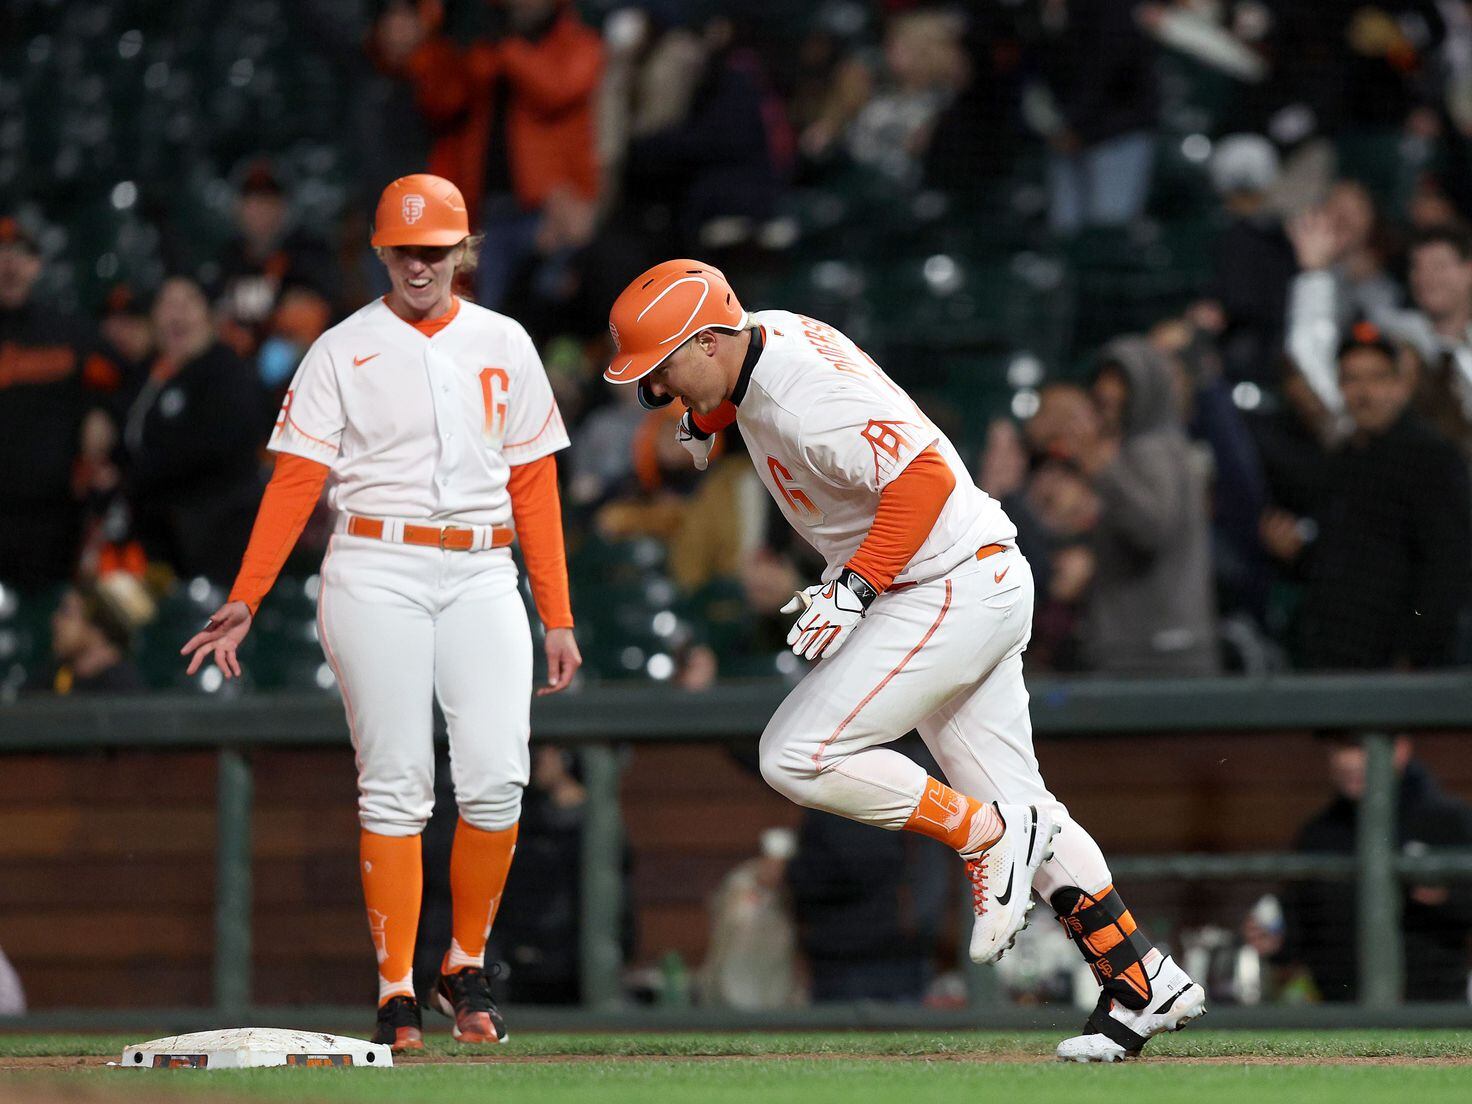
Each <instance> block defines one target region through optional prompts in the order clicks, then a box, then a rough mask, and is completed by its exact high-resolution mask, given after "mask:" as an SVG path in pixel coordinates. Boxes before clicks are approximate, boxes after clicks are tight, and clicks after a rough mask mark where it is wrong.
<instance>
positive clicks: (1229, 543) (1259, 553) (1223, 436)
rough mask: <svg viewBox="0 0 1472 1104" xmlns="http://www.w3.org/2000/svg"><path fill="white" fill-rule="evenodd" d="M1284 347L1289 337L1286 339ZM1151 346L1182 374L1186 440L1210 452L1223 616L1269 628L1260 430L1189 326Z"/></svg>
mask: <svg viewBox="0 0 1472 1104" xmlns="http://www.w3.org/2000/svg"><path fill="white" fill-rule="evenodd" d="M1279 337H1280V339H1281V334H1280V335H1279ZM1150 341H1151V344H1153V345H1154V346H1155V347H1156V348H1157V349H1159V350H1160V351H1161V352H1162V353H1164V354H1166V355H1167V356H1168V357H1170V358H1171V359H1172V361H1173V363H1174V364H1175V365H1177V366H1178V367H1179V370H1180V376H1179V378H1180V379H1181V380H1182V381H1183V382H1184V384H1185V403H1186V433H1187V435H1188V436H1189V437H1190V439H1191V440H1192V441H1193V442H1199V443H1200V444H1203V445H1205V446H1206V447H1207V448H1208V449H1209V450H1210V461H1211V463H1210V467H1211V480H1210V482H1211V511H1210V513H1211V534H1212V560H1213V564H1214V570H1215V573H1216V584H1217V587H1216V589H1217V598H1218V604H1219V607H1220V609H1221V612H1222V613H1223V614H1224V615H1225V614H1231V613H1245V614H1247V615H1249V616H1250V617H1251V618H1252V619H1253V620H1254V621H1255V622H1259V623H1260V622H1261V621H1262V619H1263V616H1264V613H1265V606H1266V602H1267V596H1268V588H1269V585H1270V583H1271V578H1272V571H1271V569H1270V566H1269V562H1268V560H1267V557H1266V556H1265V555H1264V553H1263V550H1262V542H1261V540H1260V539H1259V538H1258V522H1259V520H1260V519H1261V517H1262V511H1263V507H1264V506H1265V505H1266V504H1267V479H1266V476H1265V474H1264V471H1263V465H1262V460H1261V458H1260V457H1259V456H1258V450H1257V443H1256V441H1255V440H1254V438H1253V434H1252V430H1251V428H1250V427H1249V426H1248V424H1247V420H1246V418H1245V417H1244V415H1243V412H1242V410H1241V409H1239V408H1238V406H1237V403H1236V402H1235V401H1234V400H1233V398H1232V391H1233V389H1234V386H1233V383H1232V381H1231V380H1229V379H1228V378H1226V376H1225V375H1224V374H1223V364H1222V356H1221V354H1220V353H1219V352H1218V350H1217V347H1216V344H1215V342H1214V341H1213V340H1212V338H1211V336H1210V335H1209V334H1208V333H1207V332H1205V331H1203V330H1202V329H1200V328H1199V327H1197V326H1194V325H1192V324H1191V322H1190V321H1188V320H1187V319H1185V318H1182V319H1169V320H1167V321H1165V322H1161V323H1160V324H1159V325H1157V326H1155V327H1154V328H1152V330H1151V331H1150Z"/></svg>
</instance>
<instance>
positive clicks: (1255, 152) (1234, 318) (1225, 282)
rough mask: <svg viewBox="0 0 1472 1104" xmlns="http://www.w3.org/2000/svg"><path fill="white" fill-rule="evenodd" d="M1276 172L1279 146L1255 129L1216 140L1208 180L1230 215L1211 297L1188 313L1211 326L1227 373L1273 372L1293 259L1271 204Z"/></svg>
mask: <svg viewBox="0 0 1472 1104" xmlns="http://www.w3.org/2000/svg"><path fill="white" fill-rule="evenodd" d="M1277 179H1278V151H1277V150H1275V149H1274V148H1273V144H1272V143H1271V142H1269V141H1268V140H1267V139H1266V138H1263V137H1262V136H1261V135H1257V134H1234V135H1231V136H1229V137H1227V138H1223V139H1222V140H1221V141H1220V142H1218V143H1217V146H1216V149H1215V151H1214V152H1213V153H1212V159H1211V183H1212V186H1213V187H1214V188H1215V189H1216V193H1217V195H1218V196H1219V197H1220V198H1221V201H1222V208H1223V210H1224V211H1225V213H1226V216H1227V219H1228V221H1227V226H1226V229H1225V230H1223V231H1222V233H1221V235H1220V237H1218V238H1217V242H1216V257H1215V264H1214V268H1215V271H1214V272H1213V274H1212V281H1211V290H1210V298H1209V299H1208V300H1207V301H1206V302H1204V303H1201V304H1198V305H1197V307H1196V308H1195V309H1194V311H1193V315H1194V316H1195V317H1196V318H1197V319H1198V321H1201V322H1204V323H1206V324H1207V328H1208V329H1210V330H1211V331H1212V332H1214V333H1215V334H1216V338H1217V343H1218V345H1219V347H1220V349H1221V355H1222V361H1223V367H1224V369H1225V371H1226V373H1227V375H1228V376H1229V377H1230V378H1231V379H1232V380H1234V381H1235V380H1253V381H1255V382H1258V383H1263V382H1266V381H1268V380H1270V379H1272V378H1274V377H1275V376H1276V375H1277V370H1278V362H1279V359H1280V357H1281V351H1282V347H1283V326H1284V318H1285V316H1286V314H1287V309H1288V285H1289V282H1290V281H1291V280H1292V279H1293V276H1294V274H1295V272H1296V271H1297V266H1296V264H1295V262H1294V256H1293V247H1292V245H1291V244H1290V243H1289V241H1288V237H1287V235H1286V234H1284V232H1283V223H1282V220H1281V219H1280V218H1279V217H1278V215H1277V213H1276V212H1275V211H1273V210H1272V209H1271V208H1270V207H1269V205H1268V196H1269V194H1270V193H1271V191H1272V188H1273V186H1274V184H1276V183H1277Z"/></svg>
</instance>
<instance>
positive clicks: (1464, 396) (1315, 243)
mask: <svg viewBox="0 0 1472 1104" xmlns="http://www.w3.org/2000/svg"><path fill="white" fill-rule="evenodd" d="M1293 235H1294V241H1295V246H1296V247H1297V249H1298V253H1299V257H1300V262H1301V263H1302V265H1303V267H1304V269H1305V272H1304V274H1303V275H1302V276H1300V277H1299V278H1298V279H1297V280H1296V281H1295V282H1294V287H1293V298H1292V301H1291V303H1290V313H1289V330H1288V351H1289V353H1290V355H1291V356H1292V357H1293V360H1294V363H1295V364H1296V366H1297V368H1298V370H1299V371H1300V372H1301V373H1302V374H1303V376H1304V379H1305V380H1306V381H1307V382H1308V383H1309V384H1310V386H1312V387H1313V390H1314V393H1315V395H1316V396H1317V397H1318V399H1319V401H1320V402H1322V403H1323V404H1324V406H1325V408H1326V409H1327V410H1328V411H1329V412H1330V413H1331V414H1332V415H1334V416H1335V417H1336V418H1338V419H1339V421H1340V423H1341V432H1347V431H1348V429H1349V419H1348V418H1347V417H1346V416H1345V396H1344V395H1343V393H1342V392H1341V389H1340V388H1339V386H1338V382H1339V381H1338V379H1337V377H1336V374H1335V363H1336V362H1335V353H1336V351H1337V348H1338V344H1339V339H1340V334H1341V333H1342V332H1343V331H1342V329H1341V326H1340V322H1341V318H1342V314H1343V308H1342V306H1341V298H1340V295H1341V292H1340V285H1339V284H1338V283H1337V282H1336V281H1335V280H1334V278H1333V275H1332V274H1331V273H1330V272H1329V271H1328V267H1329V265H1330V264H1332V263H1333V260H1334V256H1335V252H1336V245H1337V241H1338V237H1339V234H1338V232H1337V231H1336V228H1335V226H1334V224H1333V223H1332V222H1331V221H1330V219H1329V217H1328V216H1327V215H1326V214H1316V215H1309V216H1305V217H1304V218H1302V219H1300V220H1299V221H1298V222H1297V223H1295V225H1294V228H1293ZM1410 290H1411V299H1412V302H1413V303H1414V305H1415V306H1414V309H1410V310H1400V309H1396V308H1394V307H1393V306H1384V305H1382V306H1381V307H1379V309H1376V310H1373V311H1367V312H1366V313H1367V314H1368V317H1369V319H1370V321H1372V322H1373V323H1375V325H1377V326H1378V327H1379V328H1380V329H1381V330H1383V331H1384V333H1385V335H1386V336H1387V337H1388V338H1391V339H1393V340H1396V341H1401V342H1404V343H1406V344H1407V345H1409V346H1410V347H1411V348H1412V349H1413V350H1414V351H1415V353H1416V355H1417V356H1418V357H1419V358H1420V359H1421V361H1422V364H1423V366H1424V378H1423V379H1422V381H1421V383H1420V394H1419V396H1418V400H1419V401H1418V405H1419V406H1420V408H1421V410H1422V412H1423V413H1424V414H1425V415H1426V416H1427V417H1428V418H1429V419H1430V420H1431V421H1432V422H1433V423H1434V424H1435V425H1436V427H1437V428H1438V429H1440V430H1441V431H1442V432H1443V433H1445V434H1446V435H1447V436H1448V437H1450V438H1451V439H1452V440H1453V441H1455V442H1456V443H1457V444H1458V445H1459V446H1460V447H1461V448H1462V449H1463V451H1464V452H1468V453H1469V454H1472V237H1469V236H1468V234H1467V232H1466V231H1464V230H1462V229H1460V228H1454V227H1449V226H1442V227H1437V228H1434V229H1430V230H1423V231H1421V232H1420V233H1419V234H1417V235H1416V237H1415V238H1414V239H1413V240H1412V242H1411V247H1410ZM1367 305H1368V304H1367Z"/></svg>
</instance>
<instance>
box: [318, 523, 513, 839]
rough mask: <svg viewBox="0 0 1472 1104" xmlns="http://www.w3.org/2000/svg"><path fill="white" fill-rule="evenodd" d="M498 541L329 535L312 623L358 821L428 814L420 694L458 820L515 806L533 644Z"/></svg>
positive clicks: (504, 820)
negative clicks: (348, 750)
mask: <svg viewBox="0 0 1472 1104" xmlns="http://www.w3.org/2000/svg"><path fill="white" fill-rule="evenodd" d="M516 580H517V573H516V565H515V563H514V562H513V561H512V559H511V553H510V551H509V550H508V549H504V548H501V549H492V550H487V551H482V552H450V551H444V550H441V549H438V548H427V547H420V546H415V545H407V544H395V543H389V542H385V541H379V540H371V539H368V538H366V537H354V536H349V535H347V534H343V533H339V534H337V535H336V536H334V537H333V538H332V542H331V544H330V545H329V546H328V551H327V556H326V558H325V559H324V561H323V564H322V590H321V594H320V596H319V598H318V605H317V625H318V631H319V633H320V635H321V639H322V648H323V651H324V652H326V654H327V660H328V662H329V663H330V664H331V665H332V669H333V671H334V672H335V673H336V675H337V681H338V685H339V686H340V687H341V689H342V696H343V703H344V705H345V707H346V709H347V716H348V727H349V729H350V730H351V732H352V738H353V749H354V751H355V752H356V755H357V763H358V818H359V820H360V822H361V823H362V825H363V827H364V828H366V829H367V830H368V831H370V832H376V833H378V834H379V835H385V836H412V835H416V834H418V833H419V832H420V831H422V830H423V828H424V825H425V823H426V822H427V821H428V820H429V816H430V813H431V811H432V810H433V809H434V743H433V731H434V730H433V712H432V703H433V701H434V700H435V699H438V701H439V703H440V708H441V709H442V710H443V711H444V714H445V721H446V723H447V725H448V728H449V736H450V770H451V775H452V778H453V780H454V784H455V800H456V802H457V803H458V804H459V806H460V815H461V816H462V817H464V818H465V820H466V821H468V822H469V823H470V824H472V825H474V826H475V827H477V828H482V829H484V830H486V831H488V832H495V831H500V830H501V829H503V828H509V827H511V825H513V824H515V823H516V822H517V819H518V818H519V817H520V815H521V793H522V789H523V787H525V786H526V784H527V781H528V779H529V777H530V770H531V757H530V753H529V751H528V748H527V741H528V738H529V736H530V732H531V692H532V645H531V631H530V628H529V626H528V624H527V616H526V608H525V606H523V605H522V601H521V597H520V595H519V594H518V593H517V589H516Z"/></svg>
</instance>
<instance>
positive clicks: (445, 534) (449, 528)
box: [440, 525, 469, 552]
mask: <svg viewBox="0 0 1472 1104" xmlns="http://www.w3.org/2000/svg"><path fill="white" fill-rule="evenodd" d="M467 532H469V530H468V529H462V528H459V527H458V526H454V525H446V526H445V527H444V528H442V529H441V530H440V551H441V552H443V551H444V549H445V541H446V540H447V539H448V538H449V536H450V535H451V534H452V533H467Z"/></svg>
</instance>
